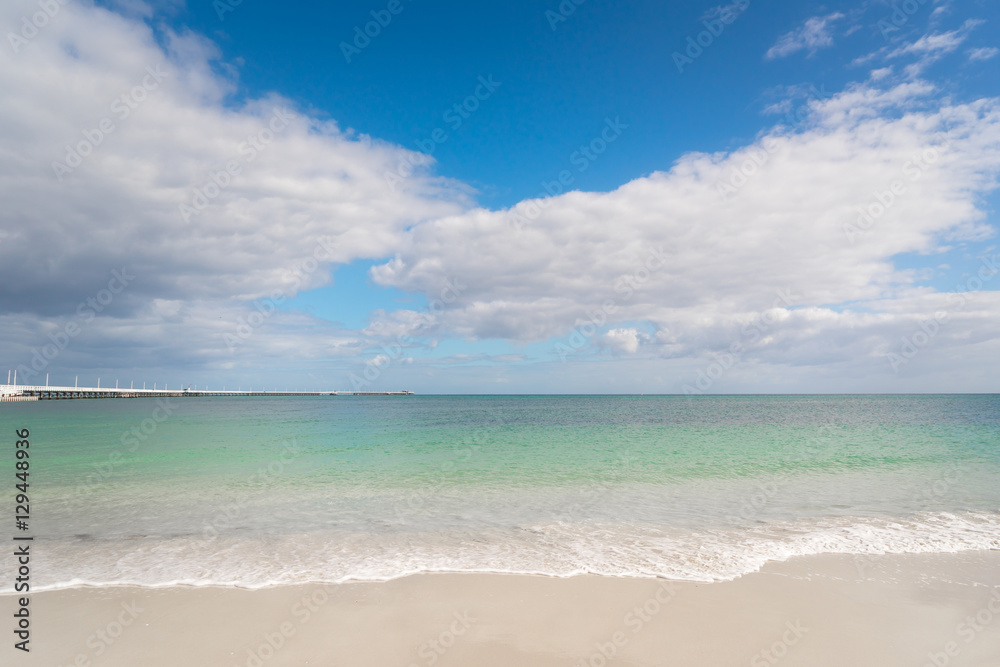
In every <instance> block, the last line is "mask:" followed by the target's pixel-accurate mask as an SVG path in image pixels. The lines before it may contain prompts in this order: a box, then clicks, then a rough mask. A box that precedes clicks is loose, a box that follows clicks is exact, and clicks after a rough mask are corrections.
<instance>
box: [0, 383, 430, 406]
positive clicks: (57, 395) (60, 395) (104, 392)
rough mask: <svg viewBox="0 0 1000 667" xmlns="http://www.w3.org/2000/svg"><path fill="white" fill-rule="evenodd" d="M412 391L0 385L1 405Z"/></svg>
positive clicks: (403, 394) (407, 394) (405, 393)
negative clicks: (30, 402)
mask: <svg viewBox="0 0 1000 667" xmlns="http://www.w3.org/2000/svg"><path fill="white" fill-rule="evenodd" d="M412 395H413V392H412V391H407V390H405V389H404V390H402V391H339V390H338V391H281V390H271V391H266V390H260V391H252V390H247V391H242V390H239V389H232V390H227V389H223V390H221V391H219V390H214V389H213V390H208V389H190V388H187V389H133V388H131V387H128V388H123V389H119V388H117V387H49V386H44V387H43V386H35V385H12V384H6V385H0V402H12V401H56V400H68V399H74V398H163V397H168V398H202V397H206V396H229V397H234V398H242V397H247V398H249V397H266V396H412Z"/></svg>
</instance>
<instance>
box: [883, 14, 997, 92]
mask: <svg viewBox="0 0 1000 667" xmlns="http://www.w3.org/2000/svg"><path fill="white" fill-rule="evenodd" d="M982 23H983V21H981V20H977V19H968V20H967V21H965V23H963V24H962V26H961V27H959V28H957V29H955V30H950V31H948V32H939V33H929V34H927V35H923V36H922V37H920V38H919V39H917V40H916V41H914V42H910V43H908V44H904V45H902V46H900V47H897V48H895V49H893V50H892V51H889V52H888V53H887V54H886V56H885V57H886V58H900V57H904V56H917V58H918V60H917V61H916V62H915V63H913V64H911V65H908V66H907V67H906V74H907V76H909V77H910V78H914V77H917V76H919V75H920V74H921V73H922V72H923V71H924V70H925V69H926V68H927V67H928V66H930V65H932V64H934V63H936V62H937V61H938V60H940V59H941V58H943V57H944V56H946V55H947V54H949V53H952V52H953V51H955V50H956V49H957V48H958V47H959V46H961V45H962V43H963V42H965V40H966V39H968V37H969V34H970V33H971V32H972V30H974V29H975V28H976V27H977V26H979V25H982Z"/></svg>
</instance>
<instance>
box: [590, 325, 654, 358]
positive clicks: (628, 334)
mask: <svg viewBox="0 0 1000 667" xmlns="http://www.w3.org/2000/svg"><path fill="white" fill-rule="evenodd" d="M644 338H648V336H646V335H645V334H640V333H639V331H638V330H637V329H635V328H629V329H611V330H609V331H608V332H607V333H605V334H604V335H603V336H602V338H601V340H602V342H603V343H604V345H606V346H607V347H609V348H611V349H612V350H616V351H619V352H628V353H629V354H635V353H636V352H638V351H639V344H640V339H644Z"/></svg>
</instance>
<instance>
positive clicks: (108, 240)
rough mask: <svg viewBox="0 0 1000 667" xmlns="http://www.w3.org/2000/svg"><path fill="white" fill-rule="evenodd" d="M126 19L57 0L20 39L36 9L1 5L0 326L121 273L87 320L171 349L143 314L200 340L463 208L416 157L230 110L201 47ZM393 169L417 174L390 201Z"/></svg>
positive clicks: (52, 313)
mask: <svg viewBox="0 0 1000 667" xmlns="http://www.w3.org/2000/svg"><path fill="white" fill-rule="evenodd" d="M129 9H130V11H129V12H127V13H126V14H125V15H123V14H119V13H115V12H112V11H108V10H106V9H102V8H99V7H93V6H87V5H85V4H82V3H68V4H65V5H61V6H60V9H59V12H58V13H57V14H56V15H55V16H54V17H53V18H52V19H51V20H50V21H49V22H48V23H47V24H46V25H44V26H43V27H41V28H39V29H37V31H22V26H23V24H22V22H21V19H22V17H23V16H24V15H25V13H27V14H28V15H30V14H31V11H32V10H37V6H35V5H34V4H33V3H26V2H23V3H17V2H11V3H4V4H3V6H2V7H0V27H2V28H3V30H2V32H3V34H5V35H8V36H9V35H14V37H8V39H7V40H5V42H6V41H9V42H10V43H9V44H7V43H5V44H4V48H3V49H0V88H2V89H3V90H4V104H3V105H0V128H2V129H0V132H2V133H3V143H4V150H3V151H2V152H0V173H2V178H0V198H2V200H3V202H4V206H3V208H2V210H0V229H2V230H3V233H4V234H5V237H4V238H3V242H2V243H0V316H3V317H6V318H7V319H8V320H17V321H19V322H23V323H31V322H35V323H36V324H35V326H40V323H41V322H43V321H44V320H45V319H46V318H59V317H63V316H66V315H67V314H71V313H72V312H73V309H74V308H76V306H77V304H78V303H79V302H81V301H82V300H83V299H85V298H87V297H91V296H93V295H94V294H96V293H98V292H99V291H100V290H101V289H102V288H104V286H105V285H106V283H107V282H108V280H109V272H110V271H111V270H122V269H126V268H127V270H128V271H131V272H132V273H134V274H135V279H134V280H133V281H132V282H131V283H130V285H129V286H128V289H127V290H126V291H125V292H124V293H123V294H122V295H121V296H120V297H118V298H117V299H116V300H115V302H114V304H112V305H110V306H109V307H108V310H107V311H106V312H104V313H102V314H103V315H110V316H112V317H117V318H119V323H120V324H122V325H124V324H125V323H127V322H132V324H133V325H134V326H135V327H136V329H135V330H134V332H127V331H126V327H125V326H121V327H119V332H120V333H121V335H122V336H126V337H127V336H131V335H133V333H135V332H141V334H142V338H143V340H144V342H146V343H147V344H154V343H153V342H152V340H153V339H152V337H154V336H155V337H158V338H156V340H157V341H158V342H157V343H155V344H157V345H163V346H165V347H170V345H171V344H172V341H173V340H174V339H173V338H172V336H173V335H176V331H174V330H173V328H172V327H171V326H169V325H168V324H167V323H166V319H169V318H166V316H165V315H164V313H163V312H162V311H159V310H157V306H155V305H154V304H171V303H179V304H186V306H184V307H181V308H179V309H178V310H177V311H176V313H174V314H173V315H172V317H173V318H175V319H178V320H179V321H180V322H182V323H183V326H184V327H186V328H187V330H188V331H189V332H190V334H191V336H192V337H195V336H197V335H199V334H205V333H208V332H209V331H210V330H211V329H212V327H213V326H214V325H215V324H216V321H217V320H218V317H217V316H216V315H215V313H219V312H226V313H230V311H231V310H232V307H233V304H234V302H239V301H241V300H242V301H249V300H252V299H258V298H262V297H268V296H271V295H275V294H280V295H282V296H284V297H291V296H293V295H294V294H295V293H297V292H298V291H300V290H304V289H309V288H311V287H316V286H318V285H322V284H325V283H327V282H329V278H330V270H329V267H330V266H331V265H335V264H340V263H347V262H350V261H352V260H354V259H356V258H363V257H375V258H377V257H383V256H385V255H386V254H388V253H391V252H392V250H393V249H394V248H395V247H396V242H397V239H398V238H399V236H400V234H401V233H402V230H404V229H405V228H406V227H407V226H408V225H411V224H414V223H417V222H420V221H422V220H426V219H429V218H434V217H439V216H441V215H443V214H447V213H450V212H457V211H460V210H463V208H464V206H465V204H464V200H465V197H466V193H467V189H466V188H464V187H460V186H458V185H457V184H453V183H449V182H447V181H445V180H442V179H438V178H435V177H433V176H431V175H430V173H429V171H428V167H429V166H430V164H431V163H432V160H429V159H428V158H427V157H426V156H421V155H418V154H415V153H413V152H411V151H408V150H405V149H403V148H400V147H398V146H394V145H391V144H387V143H384V142H380V141H378V140H374V139H372V138H370V137H368V136H365V135H364V134H361V133H359V132H357V131H355V130H352V129H350V128H344V127H341V126H339V125H338V124H337V123H336V122H334V121H330V120H326V119H322V118H318V117H314V116H310V115H308V114H307V113H306V112H304V111H302V110H299V109H297V108H296V105H295V104H294V103H293V102H292V101H290V100H287V99H283V98H281V97H278V96H269V97H265V98H261V99H250V100H247V101H239V102H236V101H235V100H234V98H233V97H232V95H233V93H234V92H235V91H236V90H237V83H238V82H237V81H236V80H235V78H234V77H233V75H231V74H219V72H220V71H221V72H232V71H234V70H233V68H232V67H228V66H227V63H223V62H220V61H219V58H220V54H219V51H218V49H217V48H216V47H215V45H214V44H213V43H211V42H210V41H208V40H206V39H205V38H203V37H200V36H197V35H194V34H192V33H174V32H171V31H169V30H166V31H164V32H162V33H161V34H156V33H154V31H153V29H152V28H150V26H149V25H148V24H147V23H146V22H145V21H144V20H142V19H143V17H144V16H148V13H149V12H148V5H146V4H145V3H141V2H133V3H129ZM22 32H23V34H22ZM401 162H406V163H415V164H417V166H416V168H415V169H414V172H415V173H414V174H413V175H412V176H410V177H409V178H408V179H404V180H403V182H401V183H396V184H394V185H395V188H394V189H393V190H390V188H389V187H388V185H387V182H386V174H387V173H394V174H395V173H398V171H399V169H398V167H399V165H400V163H401ZM230 314H231V313H230ZM157 317H159V318H160V319H159V320H157ZM226 317H227V318H228V317H229V315H228V314H227V316H226ZM130 318H131V319H130ZM157 321H158V322H159V324H157V323H156V322H157ZM228 324H229V325H230V327H232V326H235V318H233V319H230V320H229V323H228ZM30 326H31V325H30V324H29V327H30ZM305 333H306V332H305V331H303V332H301V334H300V336H299V337H300V338H301V337H302V336H304V335H305ZM212 339H213V340H214V341H215V345H216V346H218V347H219V348H221V349H222V350H223V351H224V350H225V346H224V345H223V341H222V340H221V338H220V337H212ZM81 340H82V339H81ZM130 347H131V346H129V345H127V344H126V343H124V342H123V348H124V349H128V348H130ZM311 349H312V345H311V344H305V345H304V348H303V350H304V351H305V352H306V354H307V355H308V354H311V352H310V350H311Z"/></svg>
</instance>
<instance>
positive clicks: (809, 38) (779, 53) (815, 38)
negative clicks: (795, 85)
mask: <svg viewBox="0 0 1000 667" xmlns="http://www.w3.org/2000/svg"><path fill="white" fill-rule="evenodd" d="M842 18H844V15H843V14H841V13H840V12H834V13H832V14H827V15H826V16H813V17H812V18H809V19H806V21H805V23H803V24H802V25H801V26H799V27H798V28H796V29H795V30H792V31H791V32H789V33H787V34H785V35H782V36H781V37H780V38H779V39H778V41H777V42H775V44H774V46H772V47H771V48H770V49H768V50H767V53H766V54H765V56H764V57H765V58H767V59H768V60H774V59H776V58H784V57H785V56H790V55H791V54H793V53H796V52H798V51H803V50H808V51H809V55H812V54H814V53H816V52H817V51H818V50H820V49H825V48H827V47H830V46H833V36H832V35H831V34H830V30H831V29H832V27H833V24H834V23H835V22H837V21H839V20H840V19H842Z"/></svg>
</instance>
